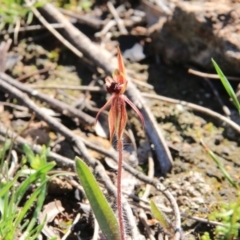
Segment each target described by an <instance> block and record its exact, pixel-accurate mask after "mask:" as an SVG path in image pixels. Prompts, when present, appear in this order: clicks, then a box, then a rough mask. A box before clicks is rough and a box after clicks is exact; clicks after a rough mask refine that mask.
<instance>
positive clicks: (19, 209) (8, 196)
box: [0, 142, 55, 240]
mask: <svg viewBox="0 0 240 240" xmlns="http://www.w3.org/2000/svg"><path fill="white" fill-rule="evenodd" d="M9 146H10V145H9V143H8V142H6V143H5V145H4V146H3V148H2V150H1V151H0V152H1V156H2V158H1V169H0V239H5V240H12V239H27V240H33V239H36V238H37V237H38V235H39V234H40V232H41V230H42V228H43V226H44V223H43V224H40V225H37V224H36V223H37V219H38V215H39V213H40V211H41V209H42V206H43V202H44V200H45V196H46V189H47V181H48V177H47V173H48V172H49V171H50V170H51V169H52V168H53V167H54V166H55V163H53V162H50V163H47V161H46V157H47V156H46V155H45V153H46V152H44V151H43V152H42V153H41V154H40V155H41V156H42V160H43V163H42V164H41V166H39V168H38V169H32V168H29V167H27V166H26V165H25V166H24V167H21V168H20V169H19V170H18V171H17V172H16V174H15V176H14V177H10V176H8V168H7V167H6V164H5V162H4V161H5V159H4V156H5V155H6V154H3V152H5V153H6V151H7V150H8V149H9ZM24 151H25V153H26V156H30V155H31V156H32V160H34V159H33V158H34V155H33V152H32V151H31V149H30V148H29V147H27V146H25V150H24ZM20 178H21V182H20V181H19V179H20ZM22 179H24V180H22ZM33 184H35V185H36V188H35V190H34V192H32V193H30V194H29V195H27V194H28V193H27V191H28V190H29V187H30V185H32V186H33ZM23 202H24V204H23ZM33 206H35V208H33Z"/></svg>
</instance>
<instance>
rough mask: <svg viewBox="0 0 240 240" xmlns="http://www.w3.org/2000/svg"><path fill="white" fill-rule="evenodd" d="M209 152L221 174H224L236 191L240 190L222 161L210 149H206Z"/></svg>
mask: <svg viewBox="0 0 240 240" xmlns="http://www.w3.org/2000/svg"><path fill="white" fill-rule="evenodd" d="M205 149H206V151H207V152H208V154H209V156H210V157H211V158H212V159H213V161H214V162H215V163H216V164H217V166H218V167H219V169H220V170H221V172H222V173H223V175H224V177H225V178H226V179H227V180H228V182H229V183H230V184H231V185H232V186H233V187H234V188H236V189H238V185H237V183H236V182H235V181H234V180H233V179H232V178H231V176H230V175H229V173H228V172H227V170H226V169H225V168H224V166H223V165H222V163H221V162H220V160H219V159H218V158H217V156H216V155H215V154H214V153H213V152H212V151H211V150H210V149H208V148H205Z"/></svg>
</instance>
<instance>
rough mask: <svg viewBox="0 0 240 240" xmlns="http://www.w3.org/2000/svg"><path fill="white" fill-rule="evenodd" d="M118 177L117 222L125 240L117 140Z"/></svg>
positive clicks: (122, 239) (120, 169) (120, 148)
mask: <svg viewBox="0 0 240 240" xmlns="http://www.w3.org/2000/svg"><path fill="white" fill-rule="evenodd" d="M118 152H119V157H118V176H117V209H118V221H119V227H120V232H121V240H125V228H124V221H123V208H122V162H123V143H122V139H121V138H120V139H118Z"/></svg>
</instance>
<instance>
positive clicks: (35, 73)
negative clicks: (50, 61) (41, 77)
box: [16, 67, 53, 82]
mask: <svg viewBox="0 0 240 240" xmlns="http://www.w3.org/2000/svg"><path fill="white" fill-rule="evenodd" d="M51 70H53V69H52V68H50V67H47V68H43V69H40V70H36V71H34V72H31V73H27V74H24V75H22V76H21V77H18V78H17V79H16V80H17V81H19V82H22V81H23V80H25V79H26V78H29V77H32V76H34V75H37V74H42V73H45V72H48V71H51Z"/></svg>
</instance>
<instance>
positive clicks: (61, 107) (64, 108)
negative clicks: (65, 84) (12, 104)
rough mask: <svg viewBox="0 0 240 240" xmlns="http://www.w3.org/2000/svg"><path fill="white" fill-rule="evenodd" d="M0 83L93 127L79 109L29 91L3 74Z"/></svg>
mask: <svg viewBox="0 0 240 240" xmlns="http://www.w3.org/2000/svg"><path fill="white" fill-rule="evenodd" d="M0 78H1V81H4V82H6V83H8V84H11V85H12V86H14V87H16V88H18V89H20V90H21V91H23V92H25V93H27V94H28V95H29V96H32V97H34V98H36V99H38V100H40V101H43V102H45V103H47V104H48V105H50V106H51V107H52V108H53V109H55V110H56V111H58V112H61V113H62V114H64V115H66V116H69V117H76V118H79V120H80V121H81V122H82V123H85V124H89V125H93V124H94V123H95V119H94V118H93V117H91V116H90V115H88V114H86V113H84V112H82V111H81V110H79V109H76V108H73V107H71V106H69V105H68V104H66V103H64V102H61V101H59V100H57V99H55V98H50V97H49V96H47V95H46V94H43V93H40V92H38V91H36V90H34V89H31V88H30V87H27V86H26V85H24V84H22V83H20V82H17V81H16V80H14V79H13V78H11V77H10V76H8V75H7V74H5V73H0Z"/></svg>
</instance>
